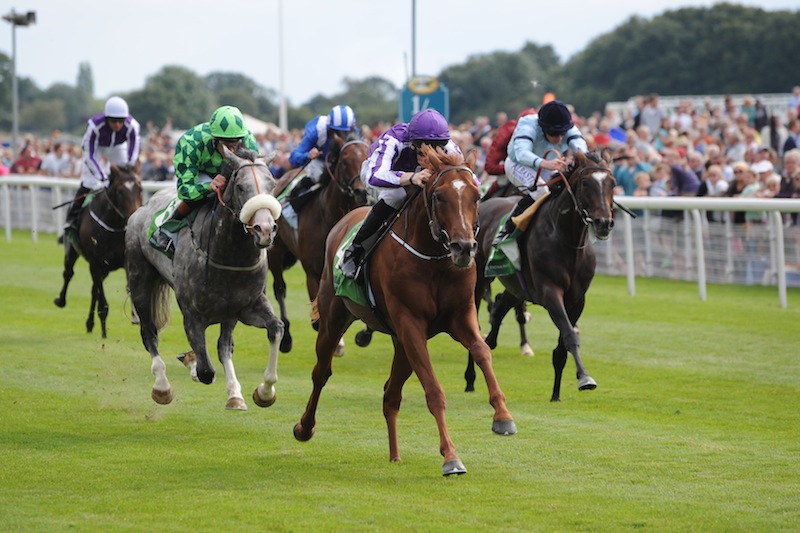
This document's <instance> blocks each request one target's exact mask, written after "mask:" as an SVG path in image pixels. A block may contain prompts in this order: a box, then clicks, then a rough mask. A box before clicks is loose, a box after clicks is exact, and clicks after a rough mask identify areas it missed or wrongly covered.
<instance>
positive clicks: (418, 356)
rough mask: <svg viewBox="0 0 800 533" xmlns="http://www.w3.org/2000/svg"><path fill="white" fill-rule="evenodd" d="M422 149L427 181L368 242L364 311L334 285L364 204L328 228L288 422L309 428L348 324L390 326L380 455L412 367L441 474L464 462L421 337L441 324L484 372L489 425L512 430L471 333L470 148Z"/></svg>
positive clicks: (300, 431)
mask: <svg viewBox="0 0 800 533" xmlns="http://www.w3.org/2000/svg"><path fill="white" fill-rule="evenodd" d="M423 150H424V156H423V158H422V159H423V161H422V163H423V166H425V167H426V168H429V169H430V170H431V171H432V179H431V180H430V181H429V182H428V183H427V185H426V186H425V188H424V189H417V190H416V192H415V193H414V194H413V195H412V197H410V199H409V200H408V203H407V207H406V209H405V210H404V211H401V213H400V214H399V216H398V217H397V218H396V219H395V220H394V222H393V223H392V230H391V233H390V236H391V237H392V238H391V239H389V238H386V239H384V240H383V241H382V242H381V243H380V244H379V245H378V247H377V248H376V250H375V252H374V253H373V254H372V256H371V257H370V260H369V263H368V265H369V266H368V271H369V274H368V275H369V284H370V287H371V292H372V294H373V295H374V300H375V308H374V309H371V308H370V307H364V306H362V305H359V304H357V303H355V302H354V301H352V300H350V299H347V298H344V297H341V296H337V295H336V294H335V289H334V268H336V267H335V264H336V261H337V248H338V247H339V245H340V243H341V242H342V240H343V239H344V238H345V236H346V235H347V234H348V232H349V231H350V230H351V229H352V228H353V227H354V226H355V225H356V224H357V223H358V222H359V221H361V220H362V219H363V218H364V217H365V216H366V214H367V211H368V210H367V208H359V209H356V210H354V211H351V212H350V213H348V214H347V215H345V216H344V217H343V218H342V219H341V220H340V221H339V222H338V223H337V224H336V225H335V226H334V227H333V229H332V230H331V232H330V234H329V235H328V239H327V242H326V249H325V269H324V271H323V274H322V280H321V282H320V288H319V292H318V294H317V299H316V300H315V302H314V303H315V305H314V309H315V312H316V314H317V317H318V322H319V333H318V336H317V345H316V352H317V363H316V365H315V366H314V370H313V371H312V374H311V376H312V382H313V391H312V393H311V396H310V398H309V401H308V405H307V407H306V410H305V412H304V413H303V415H302V417H301V418H300V421H299V422H298V423H297V424H296V425H295V427H294V436H295V438H297V439H298V440H300V441H307V440H309V439H310V438H311V437H312V436H313V434H314V425H315V424H316V418H315V416H316V410H317V405H318V403H319V397H320V394H321V393H322V388H323V387H324V386H325V384H326V383H327V381H328V378H329V377H330V376H331V374H332V369H331V365H332V359H333V355H334V351H335V350H336V346H337V344H338V342H339V339H340V338H341V336H342V334H343V333H344V332H345V331H346V330H347V328H348V327H349V326H350V324H352V323H353V322H354V321H355V320H356V319H360V320H362V321H363V322H364V323H366V324H367V325H368V326H370V327H372V328H373V329H375V330H376V331H381V332H384V333H388V334H390V335H391V336H392V341H393V344H394V360H393V361H392V370H391V373H390V375H389V379H388V381H387V382H386V384H385V386H384V395H383V414H384V416H385V418H386V424H387V427H388V432H389V460H390V461H399V460H400V452H399V449H398V443H397V415H398V412H399V410H400V402H401V399H402V389H403V385H404V384H405V382H406V380H408V378H409V377H410V376H411V373H412V372H414V373H415V374H416V375H417V377H418V378H419V381H420V383H421V384H422V387H423V389H424V390H425V398H426V400H427V404H428V409H429V410H430V412H431V414H433V416H434V418H435V419H436V425H437V426H438V428H439V450H440V452H441V454H442V456H443V457H444V465H443V467H442V474H443V475H445V476H449V475H451V474H463V473H465V472H466V468H465V467H464V464H463V463H462V462H461V460H460V459H459V458H458V455H457V454H456V449H455V446H454V444H453V441H452V440H451V439H450V435H449V434H448V431H447V426H446V424H445V394H444V391H443V390H442V387H441V385H439V382H438V381H437V379H436V376H435V374H434V371H433V367H432V366H431V361H430V354H429V353H428V349H427V339H429V338H431V337H433V336H434V335H436V334H437V333H440V332H446V333H448V334H449V335H450V336H451V337H452V338H453V339H455V340H457V341H458V342H460V343H461V344H462V345H464V346H465V347H467V348H468V349H469V350H471V351H472V353H473V354H474V356H475V360H476V362H477V363H478V366H479V367H480V368H481V370H482V371H483V373H484V377H485V378H486V384H487V386H488V389H489V403H490V404H491V405H492V407H494V417H493V423H492V430H493V431H494V432H495V433H498V434H501V435H502V434H506V435H508V434H513V433H516V426H515V424H514V421H513V420H512V418H511V414H510V413H509V412H508V409H507V408H506V402H505V396H504V395H503V392H502V390H500V386H499V384H498V383H497V379H496V378H495V374H494V370H493V369H492V353H491V351H490V350H489V347H488V346H486V343H485V342H484V341H483V339H482V338H481V334H480V329H479V326H478V316H477V312H476V310H475V302H474V292H473V288H474V286H475V276H476V272H475V261H474V256H475V253H476V251H477V248H478V243H477V242H476V241H475V231H476V229H477V226H476V224H477V216H478V199H479V196H480V193H479V190H478V187H477V186H476V185H475V183H474V181H473V179H474V175H473V173H472V169H473V168H474V165H475V155H474V153H473V154H470V155H469V156H468V158H467V161H466V166H464V163H463V162H462V161H461V157H460V156H457V155H455V154H452V155H445V154H444V153H443V152H441V151H439V152H437V151H434V150H433V149H432V148H430V147H428V146H423ZM434 176H435V178H434Z"/></svg>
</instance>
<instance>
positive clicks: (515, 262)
mask: <svg viewBox="0 0 800 533" xmlns="http://www.w3.org/2000/svg"><path fill="white" fill-rule="evenodd" d="M550 196H551V193H550V191H547V192H546V193H544V194H543V195H542V196H541V197H539V198H537V199H536V201H535V202H533V204H531V206H530V207H528V208H527V209H526V210H525V211H523V212H522V213H520V214H519V215H517V216H515V217H514V218H512V219H511V220H512V222H514V225H515V226H516V228H515V229H514V231H513V232H512V233H511V235H509V236H508V237H507V238H506V239H505V240H503V241H502V242H499V243H497V244H496V245H495V246H493V247H492V252H491V254H489V258H488V259H487V261H486V267H485V269H484V274H485V275H486V277H487V278H494V277H497V276H510V275H511V274H513V273H514V272H517V271H519V270H521V269H522V262H521V261H520V254H519V247H518V246H517V239H519V236H520V235H522V234H523V233H525V230H527V229H528V226H529V225H530V223H531V220H532V219H533V215H534V214H536V211H538V210H539V207H541V205H542V204H543V203H544V202H545V201H547V199H548V198H549V197H550ZM509 216H510V214H509V215H506V216H504V217H503V219H502V220H501V221H500V224H498V226H497V233H496V234H495V238H496V237H497V235H499V234H500V231H501V230H502V228H503V226H504V225H505V222H506V220H507V219H508V217H509Z"/></svg>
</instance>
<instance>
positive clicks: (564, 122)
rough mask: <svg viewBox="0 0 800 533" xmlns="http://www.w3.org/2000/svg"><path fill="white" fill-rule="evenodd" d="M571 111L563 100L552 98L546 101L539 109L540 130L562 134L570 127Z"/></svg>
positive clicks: (571, 123) (572, 124) (571, 124)
mask: <svg viewBox="0 0 800 533" xmlns="http://www.w3.org/2000/svg"><path fill="white" fill-rule="evenodd" d="M574 125H575V124H574V123H573V122H572V113H570V111H569V109H567V106H566V105H565V104H564V102H562V101H560V100H553V101H552V102H547V103H546V104H544V105H543V106H542V107H541V109H539V126H541V127H542V131H544V132H545V133H550V134H563V133H567V131H569V130H570V128H572V126H574Z"/></svg>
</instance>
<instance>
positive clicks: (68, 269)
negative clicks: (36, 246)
mask: <svg viewBox="0 0 800 533" xmlns="http://www.w3.org/2000/svg"><path fill="white" fill-rule="evenodd" d="M64 246H65V247H64V274H63V278H64V284H63V285H62V286H61V292H60V293H59V295H58V297H57V298H56V299H54V300H53V303H54V304H56V306H57V307H64V306H65V305H67V287H69V282H70V281H71V280H72V276H74V275H75V262H76V261H77V260H78V252H77V251H76V250H75V248H73V247H72V246H71V245H70V244H65V245H64Z"/></svg>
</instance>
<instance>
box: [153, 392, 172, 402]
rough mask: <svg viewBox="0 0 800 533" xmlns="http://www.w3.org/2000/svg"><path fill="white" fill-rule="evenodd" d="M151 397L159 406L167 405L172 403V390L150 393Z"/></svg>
mask: <svg viewBox="0 0 800 533" xmlns="http://www.w3.org/2000/svg"><path fill="white" fill-rule="evenodd" d="M150 397H151V398H153V401H154V402H156V403H157V404H159V405H167V404H169V403H172V389H168V390H156V389H153V391H152V392H151V393H150Z"/></svg>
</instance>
